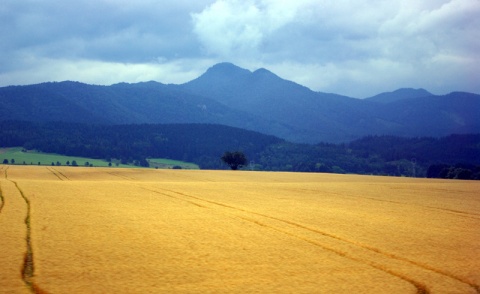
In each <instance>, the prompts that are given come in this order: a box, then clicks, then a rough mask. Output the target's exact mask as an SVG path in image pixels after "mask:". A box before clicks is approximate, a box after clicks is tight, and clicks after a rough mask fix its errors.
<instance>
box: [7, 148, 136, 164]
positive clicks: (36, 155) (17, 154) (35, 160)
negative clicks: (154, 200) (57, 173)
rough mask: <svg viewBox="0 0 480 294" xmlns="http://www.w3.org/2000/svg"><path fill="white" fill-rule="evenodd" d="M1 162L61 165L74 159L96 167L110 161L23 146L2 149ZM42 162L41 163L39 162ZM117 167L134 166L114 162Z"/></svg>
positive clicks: (78, 162)
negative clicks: (29, 148)
mask: <svg viewBox="0 0 480 294" xmlns="http://www.w3.org/2000/svg"><path fill="white" fill-rule="evenodd" d="M0 150H1V151H0V163H2V162H3V161H4V160H5V159H7V160H8V162H9V163H11V160H12V159H14V160H15V164H17V165H24V164H25V165H50V166H51V165H52V163H53V164H54V165H57V162H59V163H60V164H61V165H67V161H68V162H69V163H70V165H71V164H72V162H73V161H76V162H77V165H78V166H85V165H86V164H87V163H88V164H89V165H92V166H95V167H108V166H109V163H108V162H107V161H105V160H101V159H94V158H86V157H78V156H65V155H59V154H52V153H42V152H37V151H33V150H28V151H27V152H24V151H22V150H23V148H21V147H15V148H3V149H0ZM39 163H40V164H39ZM112 165H113V166H116V167H129V168H131V167H134V166H133V165H127V164H119V165H118V166H117V165H116V164H115V163H112Z"/></svg>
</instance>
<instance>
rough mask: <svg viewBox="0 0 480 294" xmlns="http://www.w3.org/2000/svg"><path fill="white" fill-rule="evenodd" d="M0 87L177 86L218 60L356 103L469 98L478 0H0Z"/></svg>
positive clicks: (479, 57)
mask: <svg viewBox="0 0 480 294" xmlns="http://www.w3.org/2000/svg"><path fill="white" fill-rule="evenodd" d="M0 40H1V42H0V52H1V54H0V86H7V85H23V84H32V83H39V82H45V81H63V80H74V81H81V82H85V83H91V84H112V83H117V82H140V81H149V80H155V81H159V82H162V83H177V84H179V83H184V82H187V81H189V80H192V79H194V78H196V77H198V76H199V75H201V74H202V73H203V72H205V71H206V70H207V69H208V68H209V67H211V66H212V65H213V64H215V63H218V62H223V61H227V62H232V63H234V64H236V65H238V66H241V67H243V68H247V69H250V70H255V69H257V68H261V67H263V68H267V69H269V70H271V71H272V72H274V73H276V74H277V75H279V76H280V77H282V78H285V79H288V80H292V81H295V82H297V83H299V84H302V85H305V86H307V87H309V88H311V89H312V90H315V91H322V92H333V93H338V94H343V95H348V96H352V97H357V98H363V97H368V96H373V95H375V94H378V93H380V92H386V91H392V90H395V89H398V88H402V87H413V88H425V89H427V90H429V91H430V92H432V93H434V94H446V93H448V92H451V91H467V92H473V93H480V83H479V82H478V81H480V0H422V1H418V0H402V1H388V0H368V1H367V0H356V1H348V0H341V1H326V0H243V1H240V0H238V1H237V0H196V1H189V0H177V1H155V0H136V1H126V0H122V1H121V0H97V1H90V0H77V1H64V0H42V1H37V0H3V1H2V4H0Z"/></svg>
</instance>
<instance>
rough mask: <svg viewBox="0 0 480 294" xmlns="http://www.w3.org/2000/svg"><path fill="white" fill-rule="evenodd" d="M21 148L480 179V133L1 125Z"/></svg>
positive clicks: (0, 133)
mask: <svg viewBox="0 0 480 294" xmlns="http://www.w3.org/2000/svg"><path fill="white" fill-rule="evenodd" d="M13 146H22V147H23V148H25V149H27V150H38V151H42V152H48V153H58V154H63V155H72V156H84V157H90V158H99V159H105V160H111V159H120V160H121V161H122V162H129V163H132V162H134V163H136V164H138V165H142V166H147V165H148V162H147V161H146V159H147V158H155V157H161V158H170V159H176V160H183V161H189V162H194V163H196V164H198V165H199V166H200V167H201V168H203V169H223V168H227V167H226V165H224V164H223V163H222V161H221V160H220V157H221V156H222V154H223V153H224V152H225V151H241V152H243V153H244V154H245V155H246V156H247V158H248V160H249V162H250V164H249V165H248V166H247V167H245V168H250V169H256V170H271V171H303V172H333V173H357V174H374V175H391V176H416V177H427V176H428V177H435V178H436V177H442V178H458V179H480V135H450V136H447V137H443V138H429V137H421V138H400V137H394V136H369V137H364V138H362V139H359V140H355V141H352V142H350V143H345V144H327V143H321V144H315V145H312V144H297V143H291V142H288V141H285V140H283V139H280V138H277V137H274V136H269V135H264V134H261V133H257V132H254V131H247V130H244V129H239V128H234V127H228V126H223V125H215V124H142V125H91V124H76V123H60V122H59V123H51V122H49V123H32V122H22V121H2V122H0V147H13Z"/></svg>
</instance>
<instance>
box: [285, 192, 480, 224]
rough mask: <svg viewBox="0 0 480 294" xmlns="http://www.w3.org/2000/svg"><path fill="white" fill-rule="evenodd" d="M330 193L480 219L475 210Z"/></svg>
mask: <svg viewBox="0 0 480 294" xmlns="http://www.w3.org/2000/svg"><path fill="white" fill-rule="evenodd" d="M290 190H292V191H294V190H293V189H290ZM301 190H303V191H306V192H310V193H317V192H318V190H312V189H301ZM328 193H329V194H330V195H335V196H338V197H343V198H351V199H358V198H363V199H368V200H373V201H378V202H385V203H393V204H399V205H405V206H413V207H421V208H427V209H429V210H437V211H441V212H447V213H449V214H454V215H457V216H461V217H467V218H473V219H480V213H475V212H465V211H461V210H455V209H448V208H440V207H435V206H428V205H421V204H416V203H406V202H401V201H395V200H385V199H378V198H375V197H367V196H362V195H342V194H339V193H334V192H328Z"/></svg>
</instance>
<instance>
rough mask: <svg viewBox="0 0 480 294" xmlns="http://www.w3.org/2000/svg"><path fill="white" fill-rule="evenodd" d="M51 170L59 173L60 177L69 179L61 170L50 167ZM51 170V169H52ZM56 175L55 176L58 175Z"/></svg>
mask: <svg viewBox="0 0 480 294" xmlns="http://www.w3.org/2000/svg"><path fill="white" fill-rule="evenodd" d="M51 169H52V170H54V171H56V172H57V174H58V175H61V176H62V177H64V178H65V179H66V180H68V181H70V179H69V178H68V177H67V176H66V175H65V174H64V173H62V172H61V171H59V170H58V169H55V168H53V167H52V168H51ZM52 172H53V171H52ZM58 175H57V177H58Z"/></svg>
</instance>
